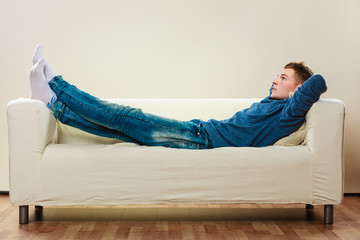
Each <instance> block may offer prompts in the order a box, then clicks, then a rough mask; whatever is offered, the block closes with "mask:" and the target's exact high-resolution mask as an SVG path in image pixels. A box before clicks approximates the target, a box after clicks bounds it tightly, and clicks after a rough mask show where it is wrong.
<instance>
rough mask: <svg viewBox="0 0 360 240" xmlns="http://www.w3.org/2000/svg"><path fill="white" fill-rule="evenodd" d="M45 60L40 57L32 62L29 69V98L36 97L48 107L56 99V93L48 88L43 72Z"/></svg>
mask: <svg viewBox="0 0 360 240" xmlns="http://www.w3.org/2000/svg"><path fill="white" fill-rule="evenodd" d="M44 67H45V60H44V59H40V60H38V62H36V63H35V64H34V66H33V67H32V68H31V71H30V87H31V94H30V97H31V99H38V100H41V101H42V102H43V103H45V105H46V106H48V107H49V108H50V105H51V103H52V102H53V101H54V100H55V99H56V94H55V93H54V92H53V90H52V89H51V88H50V86H49V84H48V82H47V80H46V78H45V74H44Z"/></svg>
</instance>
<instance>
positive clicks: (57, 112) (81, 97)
mask: <svg viewBox="0 0 360 240" xmlns="http://www.w3.org/2000/svg"><path fill="white" fill-rule="evenodd" d="M49 86H50V87H51V89H52V90H53V91H54V92H55V94H56V96H57V99H56V100H54V101H53V102H52V103H51V105H50V109H51V110H52V111H53V112H54V116H55V118H57V119H59V121H60V122H62V123H64V124H67V125H70V126H72V127H75V128H79V129H81V130H83V131H86V132H89V133H92V134H95V135H99V136H102V137H108V138H117V139H120V140H123V141H126V142H133V143H137V144H140V145H148V146H164V147H171V148H185V149H207V148H212V146H211V142H210V141H209V137H208V134H207V132H206V130H205V129H204V128H203V127H202V125H201V123H200V121H199V120H197V119H194V120H191V121H178V120H173V119H168V118H164V117H159V116H155V115H153V114H149V113H143V112H142V110H141V109H139V108H132V107H128V106H123V105H119V104H115V103H109V102H107V101H104V100H101V99H99V98H96V97H94V96H92V95H90V94H88V93H86V92H83V91H81V90H79V89H77V88H76V87H75V86H73V85H70V84H69V83H67V82H66V81H64V80H63V79H62V77H61V76H56V77H54V78H53V79H51V81H50V82H49Z"/></svg>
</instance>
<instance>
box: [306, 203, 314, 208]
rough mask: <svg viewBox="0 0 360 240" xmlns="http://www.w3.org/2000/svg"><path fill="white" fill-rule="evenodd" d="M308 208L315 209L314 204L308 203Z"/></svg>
mask: <svg viewBox="0 0 360 240" xmlns="http://www.w3.org/2000/svg"><path fill="white" fill-rule="evenodd" d="M306 209H314V205H311V204H306Z"/></svg>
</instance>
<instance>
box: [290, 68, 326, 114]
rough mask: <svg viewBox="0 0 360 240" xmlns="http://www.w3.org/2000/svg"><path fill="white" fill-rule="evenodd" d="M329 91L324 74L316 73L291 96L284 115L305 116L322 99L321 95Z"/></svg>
mask: <svg viewBox="0 0 360 240" xmlns="http://www.w3.org/2000/svg"><path fill="white" fill-rule="evenodd" d="M326 91H327V85H326V81H325V79H324V77H323V76H321V75H320V74H316V75H313V76H311V77H310V78H309V79H308V80H306V81H305V82H304V83H303V84H302V86H301V87H299V88H298V90H297V91H296V92H295V93H294V95H293V96H292V97H291V98H290V101H289V102H288V104H287V105H286V106H285V108H284V110H285V111H284V114H286V115H287V116H284V117H292V118H297V117H305V115H306V113H307V112H308V111H309V109H310V108H311V106H312V105H313V104H314V103H315V102H317V101H318V100H319V99H320V95H321V94H323V93H324V92H326Z"/></svg>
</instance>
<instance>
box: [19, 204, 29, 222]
mask: <svg viewBox="0 0 360 240" xmlns="http://www.w3.org/2000/svg"><path fill="white" fill-rule="evenodd" d="M19 223H20V224H28V223H29V206H28V205H23V206H19Z"/></svg>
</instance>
